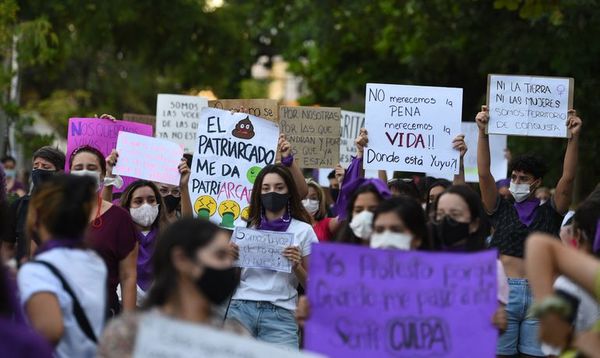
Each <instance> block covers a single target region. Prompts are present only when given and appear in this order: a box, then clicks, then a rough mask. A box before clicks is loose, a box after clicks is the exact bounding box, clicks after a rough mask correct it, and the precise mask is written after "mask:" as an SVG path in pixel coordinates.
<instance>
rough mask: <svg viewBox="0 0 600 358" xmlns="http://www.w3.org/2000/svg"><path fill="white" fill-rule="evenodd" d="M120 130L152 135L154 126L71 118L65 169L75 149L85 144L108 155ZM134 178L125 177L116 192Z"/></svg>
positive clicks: (68, 166)
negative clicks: (121, 185)
mask: <svg viewBox="0 0 600 358" xmlns="http://www.w3.org/2000/svg"><path fill="white" fill-rule="evenodd" d="M119 132H129V133H136V134H140V135H144V136H152V126H151V125H147V124H141V123H134V122H126V121H112V120H110V119H99V118H70V119H69V128H68V132H67V133H68V134H67V163H66V167H65V171H67V172H68V171H69V168H70V167H71V163H70V162H69V158H70V157H71V153H73V151H74V150H75V149H77V148H79V147H81V146H83V145H89V146H92V147H94V148H96V149H98V150H99V151H100V152H102V154H103V155H104V156H105V157H107V156H109V155H110V152H111V151H112V150H113V149H115V148H116V147H117V137H118V136H119ZM134 180H135V179H134V178H128V177H124V178H123V182H124V184H123V187H122V188H120V189H115V190H114V191H115V192H121V191H123V190H124V189H125V188H126V187H127V186H128V185H129V184H131V183H132V182H133V181H134Z"/></svg>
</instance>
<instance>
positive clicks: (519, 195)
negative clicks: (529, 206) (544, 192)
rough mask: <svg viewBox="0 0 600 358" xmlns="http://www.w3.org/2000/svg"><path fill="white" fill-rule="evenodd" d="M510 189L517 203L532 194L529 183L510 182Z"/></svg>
mask: <svg viewBox="0 0 600 358" xmlns="http://www.w3.org/2000/svg"><path fill="white" fill-rule="evenodd" d="M508 191H510V193H511V194H512V196H513V198H515V201H516V202H517V203H520V202H522V201H525V200H526V199H527V198H528V197H529V195H530V194H531V189H530V185H529V184H515V183H514V182H512V181H511V182H510V186H509V187H508Z"/></svg>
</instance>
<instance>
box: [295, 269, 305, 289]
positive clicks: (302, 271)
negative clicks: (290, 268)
mask: <svg viewBox="0 0 600 358" xmlns="http://www.w3.org/2000/svg"><path fill="white" fill-rule="evenodd" d="M294 274H295V275H296V278H297V279H298V282H300V284H301V285H302V287H304V288H305V289H306V276H307V275H306V270H305V269H304V267H302V265H298V267H296V268H295V269H294Z"/></svg>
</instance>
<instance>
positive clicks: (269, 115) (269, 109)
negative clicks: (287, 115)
mask: <svg viewBox="0 0 600 358" xmlns="http://www.w3.org/2000/svg"><path fill="white" fill-rule="evenodd" d="M208 106H209V107H212V108H218V109H225V110H229V111H234V112H242V113H247V114H251V115H253V116H256V117H260V118H264V119H268V120H270V121H273V122H277V116H278V115H279V113H278V111H277V108H278V104H277V101H276V100H274V99H217V100H214V101H208Z"/></svg>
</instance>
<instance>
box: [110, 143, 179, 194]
mask: <svg viewBox="0 0 600 358" xmlns="http://www.w3.org/2000/svg"><path fill="white" fill-rule="evenodd" d="M117 152H119V160H118V162H117V164H116V165H115V167H114V169H113V173H115V174H119V175H125V176H130V177H134V178H138V179H145V180H151V181H155V182H159V183H165V184H171V185H179V177H180V175H179V171H178V170H177V167H178V165H179V163H180V161H181V158H182V157H183V149H181V147H180V146H179V145H178V144H177V143H173V142H171V141H168V140H166V139H158V138H153V137H146V136H141V135H137V134H131V133H127V132H121V133H119V138H118V140H117Z"/></svg>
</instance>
